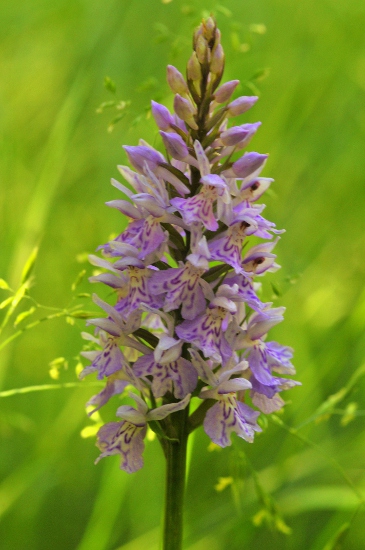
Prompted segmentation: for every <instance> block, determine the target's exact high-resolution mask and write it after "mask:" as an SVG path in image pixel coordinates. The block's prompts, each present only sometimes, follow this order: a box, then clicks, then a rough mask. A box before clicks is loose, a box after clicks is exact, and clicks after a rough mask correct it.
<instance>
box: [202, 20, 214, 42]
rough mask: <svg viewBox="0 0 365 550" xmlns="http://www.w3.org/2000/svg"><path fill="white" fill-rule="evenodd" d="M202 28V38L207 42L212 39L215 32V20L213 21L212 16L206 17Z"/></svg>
mask: <svg viewBox="0 0 365 550" xmlns="http://www.w3.org/2000/svg"><path fill="white" fill-rule="evenodd" d="M202 30H203V35H204V38H205V39H206V40H207V41H208V42H210V41H212V40H214V38H215V32H216V26H215V21H214V19H213V17H208V19H206V20H205V21H203V23H202Z"/></svg>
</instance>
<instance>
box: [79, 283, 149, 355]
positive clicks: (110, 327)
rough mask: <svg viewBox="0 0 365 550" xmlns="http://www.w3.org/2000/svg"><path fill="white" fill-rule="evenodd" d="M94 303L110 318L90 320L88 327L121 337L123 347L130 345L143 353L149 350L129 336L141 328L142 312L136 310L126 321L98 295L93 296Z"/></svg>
mask: <svg viewBox="0 0 365 550" xmlns="http://www.w3.org/2000/svg"><path fill="white" fill-rule="evenodd" d="M93 301H94V302H95V304H96V305H98V306H99V307H101V308H102V309H103V310H104V311H105V312H106V313H107V314H108V318H96V319H88V320H87V325H94V326H96V327H98V328H99V329H101V330H104V331H105V332H107V333H108V334H110V336H115V337H119V338H120V339H121V340H120V342H121V344H122V345H129V346H131V347H133V348H135V349H139V350H140V351H142V352H145V351H146V349H148V348H146V346H143V345H142V344H140V343H139V342H137V341H134V340H132V338H130V337H129V336H128V335H129V334H131V333H133V332H135V331H136V330H138V329H139V327H140V326H141V316H142V314H141V312H140V311H138V310H137V309H136V310H135V311H133V313H132V314H131V315H129V316H128V319H124V318H123V317H122V316H121V315H120V313H118V312H117V310H116V309H115V308H114V307H113V306H111V305H110V304H108V303H107V302H104V300H102V299H101V298H99V296H97V295H96V294H93Z"/></svg>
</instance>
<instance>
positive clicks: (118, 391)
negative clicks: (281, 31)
mask: <svg viewBox="0 0 365 550" xmlns="http://www.w3.org/2000/svg"><path fill="white" fill-rule="evenodd" d="M193 48H194V51H193V53H192V55H191V57H190V59H189V61H188V63H187V71H186V74H187V78H186V79H185V78H184V76H183V75H182V73H181V72H180V71H179V70H178V69H177V68H176V67H173V66H171V65H170V66H168V69H167V82H168V85H169V86H170V88H171V90H172V92H173V93H174V94H175V97H174V110H175V112H174V113H170V112H169V110H168V109H167V108H166V107H165V106H164V105H161V104H159V103H157V102H154V101H152V107H151V109H152V115H153V117H154V119H155V122H156V124H157V126H158V128H159V130H160V135H161V141H160V144H161V150H165V154H163V153H161V152H160V151H157V150H156V149H154V148H153V147H151V146H150V145H149V144H148V143H146V142H145V141H143V140H141V142H140V144H139V145H137V146H128V147H127V146H126V147H125V151H126V153H127V156H128V159H129V162H130V164H131V166H132V167H133V169H131V168H129V167H128V166H119V167H118V168H119V170H120V172H121V174H122V176H123V178H124V179H125V180H126V182H127V183H128V184H129V185H128V186H126V185H124V184H123V183H120V182H118V181H116V180H112V183H113V185H114V186H115V187H117V188H118V189H119V190H120V191H121V192H122V193H123V195H124V198H123V199H120V200H115V201H111V202H109V203H107V204H108V206H110V207H113V208H117V209H118V210H120V211H121V213H122V214H123V216H127V217H128V225H127V227H126V229H125V230H124V231H123V232H122V233H121V234H120V235H118V236H117V237H116V238H115V239H113V240H112V241H110V242H108V243H106V244H104V245H102V246H100V247H99V250H101V251H102V255H103V257H102V258H101V257H99V256H91V258H90V261H91V263H92V264H93V265H95V266H96V267H97V268H98V270H99V274H97V275H94V276H93V277H91V279H90V280H91V281H92V282H99V283H102V284H104V285H107V286H109V287H111V289H112V290H113V297H114V298H113V304H112V305H111V304H110V303H108V302H105V301H103V300H101V299H100V298H99V297H98V296H97V295H94V301H95V303H96V304H97V305H98V306H99V307H100V308H101V309H102V310H104V313H105V314H106V315H103V316H101V317H100V318H96V319H91V320H89V321H88V324H89V325H93V326H94V327H95V335H90V334H86V333H84V334H83V335H84V337H85V338H86V339H87V340H88V341H89V344H88V350H87V351H84V352H82V354H83V355H84V356H85V357H86V358H87V359H89V360H90V361H91V364H90V365H88V366H87V367H85V369H84V370H83V371H82V373H81V375H80V376H81V378H83V377H84V376H85V375H87V374H89V373H92V372H94V373H96V374H97V378H98V379H103V380H105V388H103V389H102V391H101V392H100V393H98V394H97V395H94V396H93V397H92V398H91V399H90V400H89V402H88V406H90V407H92V411H91V413H90V414H93V412H95V411H97V410H99V409H100V408H101V407H102V406H103V405H105V403H107V402H108V401H109V400H111V399H114V400H115V403H116V415H117V417H118V418H119V421H117V422H108V423H106V424H105V425H104V426H102V428H101V429H100V430H99V432H98V435H97V446H98V447H99V449H100V451H101V455H100V457H99V458H98V460H99V459H100V458H103V457H105V456H108V455H113V454H118V455H120V459H121V468H122V469H124V470H125V471H127V472H134V471H136V470H138V469H139V468H141V467H142V465H143V458H142V453H143V449H144V437H145V435H146V431H147V425H148V423H150V426H153V427H154V428H155V430H156V424H158V425H159V428H158V430H157V433H158V434H159V436H161V434H162V437H164V436H167V437H173V434H171V433H169V431H168V430H169V423H168V422H166V421H165V420H164V419H166V417H168V416H169V415H171V414H173V413H174V412H176V411H179V410H183V409H185V408H186V407H188V406H189V402H190V399H191V397H192V396H194V397H197V398H199V399H200V400H201V403H204V402H205V401H204V400H206V399H209V400H210V401H209V405H210V406H207V407H205V410H207V412H206V414H205V418H204V419H202V423H203V425H204V430H205V432H206V434H207V435H208V436H209V437H210V439H211V440H212V441H213V442H214V443H215V444H217V445H219V446H221V447H225V446H228V445H231V442H232V441H231V435H232V433H233V432H235V433H236V434H237V435H238V436H239V437H241V438H243V439H245V440H246V441H248V442H252V441H253V439H254V434H255V432H259V431H261V428H260V426H259V424H258V422H257V418H258V416H259V415H260V413H266V414H270V413H272V412H274V411H277V410H279V409H280V408H281V407H282V406H283V405H284V401H283V399H282V397H281V392H282V391H283V390H287V389H289V388H291V387H293V386H295V385H297V384H299V382H296V381H293V380H292V379H288V378H287V377H286V376H287V375H293V374H294V373H295V370H294V367H293V365H292V364H291V362H290V360H291V357H292V350H291V348H289V347H286V346H282V345H280V344H278V343H277V342H274V341H268V340H267V333H268V331H269V329H270V328H271V327H272V326H274V325H276V324H277V323H279V322H281V321H282V320H283V313H284V308H283V307H272V303H270V302H266V303H264V302H262V301H261V299H260V297H259V295H258V291H259V289H260V283H259V282H258V281H257V280H256V278H258V277H260V276H262V275H264V274H265V273H266V272H268V271H275V270H276V269H278V268H279V266H278V265H277V264H276V263H275V259H276V256H275V254H274V253H273V249H274V246H275V245H276V243H277V242H278V240H279V237H276V238H275V239H273V236H275V235H279V234H280V233H282V231H281V230H278V229H276V227H275V224H274V223H273V222H270V221H268V220H266V219H265V218H264V217H263V216H262V212H263V210H264V208H265V206H264V205H263V204H257V200H258V199H259V198H261V196H262V195H263V193H264V192H265V191H266V189H267V188H268V187H269V186H270V184H271V183H272V181H273V180H272V179H271V178H267V177H262V176H260V174H261V171H262V169H263V167H264V165H265V163H266V160H267V156H268V155H266V154H259V153H256V152H245V153H243V154H242V155H241V156H239V153H238V155H234V154H235V153H236V152H239V151H240V150H242V149H244V148H245V147H246V146H247V145H248V143H249V142H250V141H251V139H252V138H253V136H254V134H255V133H256V131H257V130H258V128H259V126H260V124H261V123H260V122H256V123H245V124H240V125H238V126H230V127H229V126H228V121H229V122H230V121H231V120H232V118H233V117H235V116H236V115H241V114H242V113H245V112H246V111H247V110H248V109H250V108H251V107H253V105H254V104H255V103H256V101H257V99H258V98H257V97H255V96H252V97H248V96H242V97H238V98H236V99H233V100H232V95H233V93H234V91H235V89H236V88H237V86H238V84H239V81H238V80H232V81H230V82H226V83H224V84H221V79H222V75H223V69H224V63H225V58H224V52H223V48H222V45H221V40H220V32H219V30H218V29H217V27H216V24H215V21H214V19H213V18H211V17H210V18H208V19H207V20H203V22H202V24H201V25H200V26H199V27H198V28H197V29H196V31H195V33H194V37H193ZM232 155H234V156H235V158H232ZM131 188H132V189H133V190H131ZM251 236H254V237H258V238H259V239H261V240H262V242H260V243H259V244H256V245H255V246H250V237H251ZM255 242H256V243H257V239H256V240H255ZM243 248H244V251H243ZM92 346H94V348H95V349H93V350H92V351H90V349H91V347H92ZM126 388H127V389H128V388H130V389H134V391H133V393H130V394H129V395H130V396H131V397H132V399H133V400H134V402H135V406H131V405H121V406H120V396H121V395H124V393H125V392H126ZM126 394H127V393H126ZM127 395H128V394H127ZM205 403H207V402H205ZM118 405H119V406H118Z"/></svg>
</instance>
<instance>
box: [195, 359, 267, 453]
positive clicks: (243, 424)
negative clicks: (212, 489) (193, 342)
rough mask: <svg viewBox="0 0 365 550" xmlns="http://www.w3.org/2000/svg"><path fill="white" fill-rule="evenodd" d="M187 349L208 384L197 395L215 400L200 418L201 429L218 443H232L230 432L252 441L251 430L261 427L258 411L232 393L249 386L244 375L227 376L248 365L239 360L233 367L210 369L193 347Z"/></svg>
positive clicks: (253, 431)
mask: <svg viewBox="0 0 365 550" xmlns="http://www.w3.org/2000/svg"><path fill="white" fill-rule="evenodd" d="M189 353H190V354H191V357H192V361H193V364H194V366H196V368H197V369H198V372H199V375H200V376H201V378H202V379H203V380H205V381H206V382H207V383H208V384H209V385H210V386H212V387H211V388H210V389H209V388H204V389H203V390H202V391H201V393H200V395H199V397H200V398H201V399H214V400H216V401H217V403H215V404H214V405H213V406H212V407H211V408H210V409H209V410H208V412H207V413H206V416H205V420H204V430H205V433H206V434H207V435H208V436H209V437H210V438H211V440H212V441H213V442H214V443H215V444H216V445H219V446H220V447H227V446H229V445H231V444H232V441H231V434H232V433H233V432H235V433H236V434H237V435H238V436H239V437H242V439H245V440H246V441H248V442H250V443H252V442H253V438H254V433H255V432H260V431H261V428H260V427H259V426H258V424H257V422H256V420H257V417H258V416H259V414H260V413H259V412H257V411H254V410H253V409H251V407H249V406H248V405H246V404H244V403H241V402H240V401H238V400H237V396H236V394H237V392H240V394H242V393H243V392H244V391H245V390H248V389H250V388H251V387H252V386H251V383H250V382H249V381H248V380H246V379H245V378H241V377H238V378H236V377H233V378H231V377H232V376H234V375H236V374H238V373H241V372H242V371H244V370H246V369H247V367H248V364H247V362H246V361H243V362H241V363H238V364H237V365H235V366H234V367H230V366H229V367H227V368H226V369H220V371H219V372H218V373H217V374H215V373H213V372H212V371H211V369H210V365H209V364H207V362H206V361H204V360H203V359H202V358H201V357H200V356H199V354H198V353H197V352H196V351H195V350H193V349H190V350H189Z"/></svg>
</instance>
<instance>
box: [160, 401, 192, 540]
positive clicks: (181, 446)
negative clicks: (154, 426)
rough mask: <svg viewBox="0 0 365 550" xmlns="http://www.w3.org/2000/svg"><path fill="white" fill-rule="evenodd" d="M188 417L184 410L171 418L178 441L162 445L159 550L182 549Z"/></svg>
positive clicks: (167, 441)
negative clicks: (163, 483) (162, 507)
mask: <svg viewBox="0 0 365 550" xmlns="http://www.w3.org/2000/svg"><path fill="white" fill-rule="evenodd" d="M188 415H189V411H188V407H187V408H186V409H185V410H182V411H178V412H176V413H174V414H173V415H172V416H173V417H174V418H173V421H174V426H175V428H176V431H177V433H178V440H179V441H178V442H177V441H169V440H165V441H164V448H165V455H166V487H165V517H164V532H163V550H181V549H182V540H183V507H184V493H185V475H186V449H187V442H188Z"/></svg>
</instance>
